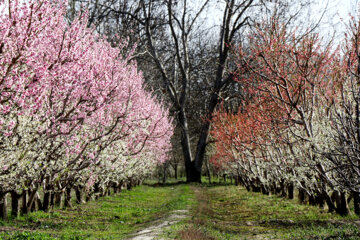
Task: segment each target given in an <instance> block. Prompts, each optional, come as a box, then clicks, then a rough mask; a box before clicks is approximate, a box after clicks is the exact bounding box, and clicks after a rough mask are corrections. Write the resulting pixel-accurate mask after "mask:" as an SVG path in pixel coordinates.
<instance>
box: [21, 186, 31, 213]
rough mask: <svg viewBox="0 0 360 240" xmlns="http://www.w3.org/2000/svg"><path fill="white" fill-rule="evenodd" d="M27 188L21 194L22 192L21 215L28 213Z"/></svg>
mask: <svg viewBox="0 0 360 240" xmlns="http://www.w3.org/2000/svg"><path fill="white" fill-rule="evenodd" d="M27 193H28V191H27V190H24V192H23V194H22V200H21V204H22V205H21V215H25V214H28V213H29V212H28V208H27V206H26V204H27Z"/></svg>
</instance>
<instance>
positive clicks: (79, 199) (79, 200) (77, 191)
mask: <svg viewBox="0 0 360 240" xmlns="http://www.w3.org/2000/svg"><path fill="white" fill-rule="evenodd" d="M75 195H76V203H77V204H81V203H82V196H81V188H80V187H79V186H78V187H76V188H75Z"/></svg>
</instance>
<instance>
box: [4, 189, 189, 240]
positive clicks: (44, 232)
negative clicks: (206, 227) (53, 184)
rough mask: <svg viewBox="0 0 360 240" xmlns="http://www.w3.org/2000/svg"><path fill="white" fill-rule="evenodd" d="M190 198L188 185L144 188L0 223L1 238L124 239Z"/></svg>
mask: <svg viewBox="0 0 360 240" xmlns="http://www.w3.org/2000/svg"><path fill="white" fill-rule="evenodd" d="M191 196H192V191H191V189H190V188H189V186H187V185H170V186H164V187H151V186H145V185H143V186H139V187H136V188H133V189H132V190H130V191H126V190H125V191H123V192H121V193H120V194H119V195H117V196H110V197H105V198H101V199H99V200H98V201H91V202H88V203H87V204H83V205H78V206H75V207H74V208H73V209H66V210H55V211H54V212H51V213H44V212H41V211H38V212H34V213H30V214H29V215H27V216H23V217H19V218H17V219H13V220H11V221H10V222H0V226H3V230H4V229H5V230H6V229H7V230H8V233H6V232H5V233H1V234H0V239H29V240H30V239H31V240H38V239H124V238H125V237H126V236H127V235H128V234H129V233H132V232H134V231H137V230H139V229H141V228H144V227H145V226H146V225H147V224H149V223H150V222H152V221H154V220H156V219H159V218H161V217H164V216H166V215H167V214H169V213H170V212H171V211H173V210H177V209H184V208H186V207H187V206H188V205H189V204H190V201H191ZM0 229H1V227H0Z"/></svg>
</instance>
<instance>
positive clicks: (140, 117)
mask: <svg viewBox="0 0 360 240" xmlns="http://www.w3.org/2000/svg"><path fill="white" fill-rule="evenodd" d="M59 2H62V1H59ZM0 11H1V12H0V131H1V134H0V210H1V211H0V217H2V218H6V216H7V214H6V196H7V195H8V194H11V197H12V206H13V209H12V213H13V214H14V215H17V214H18V213H19V199H20V198H21V199H23V208H22V210H23V212H24V213H26V212H28V211H30V210H31V208H32V207H33V206H34V203H35V202H40V203H41V208H42V209H43V210H45V211H47V210H48V209H49V208H51V207H52V205H53V204H54V198H55V199H56V198H59V197H61V195H62V193H64V192H66V193H70V192H71V189H76V190H77V193H78V194H84V193H85V194H86V195H87V198H88V199H89V198H91V196H92V195H96V196H98V195H101V194H104V193H105V192H107V191H108V189H109V188H110V187H113V188H114V189H118V188H120V187H121V186H122V185H123V184H124V183H126V182H127V183H128V184H131V183H134V182H138V181H141V180H142V179H143V178H144V177H145V176H146V175H148V174H149V173H151V172H152V170H153V169H154V167H155V166H156V165H157V164H159V163H162V162H164V161H166V160H167V158H168V156H167V153H168V151H169V149H170V147H171V144H170V138H171V136H172V132H173V126H172V123H171V119H170V118H169V116H168V112H167V110H166V109H165V108H164V107H163V106H162V104H161V103H159V102H158V101H157V100H156V99H155V97H154V96H153V95H152V93H151V92H146V91H145V90H144V87H143V78H142V75H141V73H139V72H138V70H137V66H136V63H134V62H132V61H131V57H132V52H131V51H130V52H129V51H127V50H126V48H128V45H127V43H126V41H121V40H120V39H119V41H118V42H119V44H118V45H119V46H117V47H116V48H113V47H111V46H110V44H109V43H108V42H107V41H106V39H103V38H101V36H99V35H96V34H94V31H93V30H92V29H91V28H87V26H86V22H87V21H86V19H87V16H86V14H83V15H82V16H79V17H78V18H77V19H75V20H74V21H72V22H71V23H69V22H67V21H66V18H65V14H66V5H65V3H56V1H55V2H54V1H48V0H42V1H36V0H33V1H21V2H18V1H0ZM125 52H127V53H126V54H125ZM39 190H41V191H42V192H43V193H44V196H43V199H42V200H40V197H39V193H38V192H39ZM69 198H70V194H68V196H67V201H68V202H69Z"/></svg>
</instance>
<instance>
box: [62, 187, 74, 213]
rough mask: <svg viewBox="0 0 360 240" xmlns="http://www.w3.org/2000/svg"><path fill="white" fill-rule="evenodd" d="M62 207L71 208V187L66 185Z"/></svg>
mask: <svg viewBox="0 0 360 240" xmlns="http://www.w3.org/2000/svg"><path fill="white" fill-rule="evenodd" d="M64 208H72V204H71V187H66V189H65V199H64Z"/></svg>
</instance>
